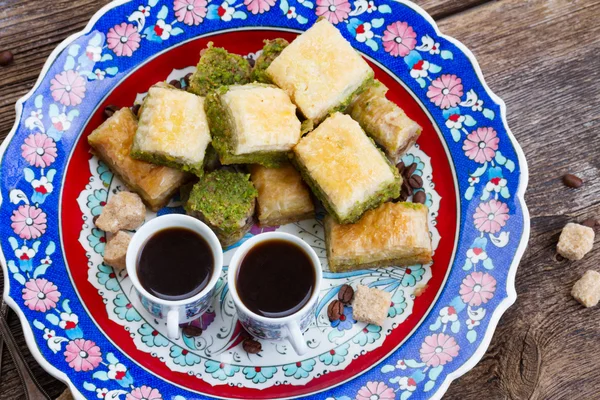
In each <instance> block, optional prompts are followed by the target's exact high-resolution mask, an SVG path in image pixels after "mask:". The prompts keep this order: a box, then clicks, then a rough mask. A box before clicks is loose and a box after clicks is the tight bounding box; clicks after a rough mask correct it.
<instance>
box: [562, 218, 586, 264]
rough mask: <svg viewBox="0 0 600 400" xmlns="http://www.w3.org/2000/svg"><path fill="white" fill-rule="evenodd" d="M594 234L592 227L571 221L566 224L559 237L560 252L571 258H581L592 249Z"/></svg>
mask: <svg viewBox="0 0 600 400" xmlns="http://www.w3.org/2000/svg"><path fill="white" fill-rule="evenodd" d="M594 236H595V235H594V230H593V229H592V228H590V227H587V226H583V225H579V224H574V223H572V222H570V223H568V224H567V225H565V227H564V228H563V230H562V232H561V234H560V238H559V239H558V246H557V247H556V249H557V251H558V254H560V255H561V256H563V257H564V258H568V259H569V260H581V259H582V258H583V256H585V255H586V254H587V253H589V252H590V250H592V247H593V246H594Z"/></svg>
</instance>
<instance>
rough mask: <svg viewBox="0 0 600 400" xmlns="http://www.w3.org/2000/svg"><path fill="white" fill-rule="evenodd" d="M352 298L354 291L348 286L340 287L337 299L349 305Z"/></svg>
mask: <svg viewBox="0 0 600 400" xmlns="http://www.w3.org/2000/svg"><path fill="white" fill-rule="evenodd" d="M353 297H354V289H352V286H350V285H346V284H344V285H342V287H341V288H340V291H339V292H338V299H340V301H341V302H342V303H344V304H350V303H351V302H352V298H353Z"/></svg>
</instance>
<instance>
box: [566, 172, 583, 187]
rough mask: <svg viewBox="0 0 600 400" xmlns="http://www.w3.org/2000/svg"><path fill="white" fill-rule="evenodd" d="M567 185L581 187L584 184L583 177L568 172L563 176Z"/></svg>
mask: <svg viewBox="0 0 600 400" xmlns="http://www.w3.org/2000/svg"><path fill="white" fill-rule="evenodd" d="M562 180H563V183H564V184H565V186H568V187H570V188H573V189H577V188H580V187H581V185H583V179H581V178H580V177H578V176H576V175H573V174H566V175H564V176H563V178H562Z"/></svg>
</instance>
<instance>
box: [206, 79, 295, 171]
mask: <svg viewBox="0 0 600 400" xmlns="http://www.w3.org/2000/svg"><path fill="white" fill-rule="evenodd" d="M206 114H207V116H208V122H209V125H210V131H211V133H212V136H213V138H212V139H213V147H214V148H215V150H216V151H217V153H219V158H220V160H221V163H222V164H261V165H264V166H266V167H275V166H278V165H279V164H281V162H283V161H285V160H286V159H287V153H288V152H289V151H290V150H291V149H292V147H293V146H294V145H295V144H296V143H298V140H299V139H300V121H299V120H298V117H297V116H296V106H294V105H293V104H292V102H291V101H290V98H289V97H288V95H287V94H286V93H285V92H284V91H283V90H281V89H279V88H277V87H275V86H273V85H265V84H261V83H251V84H248V85H242V86H239V85H233V86H229V87H222V88H220V89H218V90H217V91H215V92H213V93H211V94H209V95H208V97H207V98H206Z"/></svg>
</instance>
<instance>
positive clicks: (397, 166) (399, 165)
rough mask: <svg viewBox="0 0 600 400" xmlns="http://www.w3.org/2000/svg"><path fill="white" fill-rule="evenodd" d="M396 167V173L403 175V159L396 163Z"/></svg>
mask: <svg viewBox="0 0 600 400" xmlns="http://www.w3.org/2000/svg"><path fill="white" fill-rule="evenodd" d="M396 168H398V173H399V174H400V175H403V174H404V169H405V168H406V166H405V165H404V161H400V162H399V163H398V164H396Z"/></svg>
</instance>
